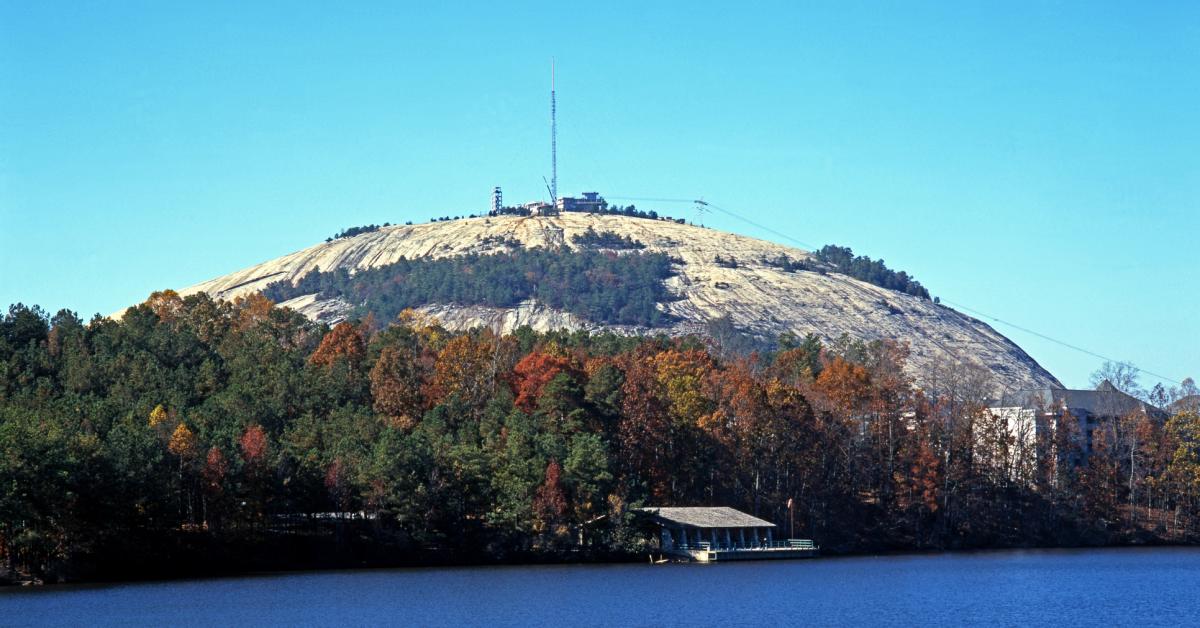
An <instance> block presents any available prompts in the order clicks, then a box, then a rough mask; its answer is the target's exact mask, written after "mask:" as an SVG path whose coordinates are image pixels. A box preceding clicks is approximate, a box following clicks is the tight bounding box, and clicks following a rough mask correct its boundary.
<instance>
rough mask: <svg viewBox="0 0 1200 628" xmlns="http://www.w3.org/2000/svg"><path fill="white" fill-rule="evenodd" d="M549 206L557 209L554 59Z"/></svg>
mask: <svg viewBox="0 0 1200 628" xmlns="http://www.w3.org/2000/svg"><path fill="white" fill-rule="evenodd" d="M550 205H551V206H552V207H555V208H557V207H558V113H557V112H556V111H555V102H554V57H551V58H550Z"/></svg>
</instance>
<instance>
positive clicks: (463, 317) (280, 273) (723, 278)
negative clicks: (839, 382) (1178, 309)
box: [180, 213, 1061, 390]
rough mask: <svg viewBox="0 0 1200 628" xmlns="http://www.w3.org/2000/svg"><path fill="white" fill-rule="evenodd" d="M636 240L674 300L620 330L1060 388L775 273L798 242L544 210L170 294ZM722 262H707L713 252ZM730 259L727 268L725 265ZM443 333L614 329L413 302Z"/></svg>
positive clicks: (419, 229) (976, 346) (942, 324)
mask: <svg viewBox="0 0 1200 628" xmlns="http://www.w3.org/2000/svg"><path fill="white" fill-rule="evenodd" d="M589 228H591V229H594V230H595V231H597V232H606V231H607V232H613V233H617V234H620V235H622V236H626V237H629V238H632V239H634V240H637V241H638V242H641V243H642V244H644V245H645V247H646V248H645V250H646V251H658V252H665V253H668V254H669V255H670V256H672V257H673V258H677V259H678V260H680V261H681V263H679V264H677V265H676V267H675V269H676V270H677V274H676V275H675V276H673V277H671V278H670V279H668V280H667V281H666V285H667V287H668V288H669V289H670V290H671V292H672V293H674V294H675V295H677V296H678V297H679V298H678V299H677V300H674V301H671V302H669V303H665V304H661V306H660V307H661V308H662V309H664V310H665V311H666V312H667V313H669V314H670V315H671V316H672V317H673V319H674V322H672V323H671V324H670V325H669V326H668V327H665V328H661V329H654V330H649V329H644V328H631V327H623V328H619V329H616V330H617V331H620V332H622V333H644V332H653V333H668V334H675V335H679V334H686V333H696V332H702V331H703V330H704V329H705V328H706V325H707V323H708V322H710V321H712V320H714V319H717V318H720V317H722V316H726V315H728V316H729V317H730V319H731V321H732V322H733V324H734V325H736V326H737V327H738V328H740V329H742V330H745V331H747V332H749V333H751V334H754V335H757V336H761V337H773V336H776V335H778V334H780V333H782V332H785V331H791V332H794V333H796V334H798V335H801V336H803V335H804V334H807V333H815V334H817V335H818V336H820V337H822V338H824V339H826V340H832V339H835V338H837V337H839V336H841V335H842V334H848V335H849V336H850V337H851V338H855V339H863V340H874V339H879V338H892V339H897V340H901V341H905V342H907V343H908V344H909V346H910V350H911V354H910V368H911V369H912V370H913V374H914V375H916V376H917V378H918V379H919V380H920V379H922V375H923V374H925V373H929V372H931V369H932V367H933V366H935V365H937V364H945V363H947V362H949V363H967V364H977V365H982V366H984V367H986V368H987V369H988V370H989V371H991V373H992V374H993V376H994V379H995V381H996V383H997V385H998V386H999V387H1001V388H1005V389H1009V390H1014V389H1015V390H1023V389H1032V388H1041V387H1061V384H1060V383H1059V381H1058V380H1057V379H1055V377H1054V376H1053V375H1051V374H1050V373H1049V372H1047V371H1046V370H1045V369H1044V368H1042V367H1041V366H1040V365H1039V364H1038V363H1037V362H1036V361H1035V360H1034V359H1033V358H1031V357H1030V356H1029V355H1028V354H1026V353H1025V352H1024V351H1023V350H1021V348H1020V347H1018V346H1017V345H1016V344H1014V343H1013V342H1012V341H1011V340H1009V339H1008V338H1006V337H1004V336H1003V335H1001V334H999V333H997V332H996V331H995V330H994V329H992V328H991V327H990V326H988V325H986V324H984V323H983V322H981V321H978V320H976V319H974V318H972V317H970V316H967V315H965V314H962V313H960V312H958V311H955V310H953V309H951V308H948V307H945V306H941V305H937V304H934V303H933V302H931V301H928V300H926V299H922V298H918V297H914V296H909V295H906V294H901V293H899V292H895V291H891V290H887V289H884V288H880V287H877V286H874V285H871V284H868V283H865V282H862V281H858V280H856V279H852V278H850V277H847V276H845V275H841V274H837V273H832V272H830V273H817V272H808V271H800V272H796V271H787V270H785V269H782V268H779V267H778V265H775V264H772V263H771V262H772V261H773V260H778V259H780V258H781V257H787V258H790V259H791V260H794V261H799V260H804V259H808V258H810V254H809V253H808V252H806V251H802V250H799V249H795V248H791V247H787V246H783V245H780V244H775V243H772V242H766V241H763V240H758V239H754V238H749V237H745V236H740V235H736V234H731V233H725V232H721V231H715V230H712V229H706V228H703V227H696V226H690V225H682V224H677V223H674V222H670V221H665V220H649V219H644V218H631V217H625V216H613V215H592V214H581V213H568V214H563V215H561V216H549V217H518V216H500V217H490V218H467V219H461V220H453V221H443V222H434V223H427V224H420V225H404V226H392V227H384V228H381V229H379V230H377V231H373V232H370V233H364V234H361V235H357V236H354V237H350V238H341V239H336V240H332V241H330V242H324V243H321V244H318V245H316V246H312V247H309V248H307V249H304V250H302V251H298V252H296V253H292V254H291V255H285V256H283V257H280V258H278V259H274V260H271V261H268V262H263V263H262V264H258V265H256V266H252V267H250V268H247V269H245V270H241V271H238V272H234V273H230V274H228V275H225V276H223V277H218V278H216V279H212V280H210V281H206V282H204V283H201V284H198V285H195V286H192V287H191V288H187V289H186V290H182V291H180V294H183V295H187V294H192V293H197V292H207V293H208V294H209V295H211V296H213V297H216V298H223V299H232V298H234V297H237V296H242V295H246V294H250V293H253V292H257V291H261V290H262V289H264V288H266V287H267V286H268V285H269V284H270V283H272V282H275V281H280V280H287V281H291V282H295V281H296V280H298V279H299V278H300V277H302V276H303V275H305V274H306V273H308V272H309V271H311V270H313V269H320V270H322V271H329V270H334V269H339V268H346V269H349V270H351V271H353V270H355V269H363V268H369V267H374V266H380V265H385V264H389V263H392V262H395V261H397V260H399V259H400V258H401V257H405V258H407V259H415V258H422V257H432V258H438V257H447V256H456V255H465V254H470V253H479V254H488V253H496V252H502V251H506V250H510V247H513V246H523V247H528V248H532V247H558V246H565V247H571V248H579V245H577V244H576V243H574V242H572V236H575V235H578V234H582V233H584V232H585V231H586V230H587V229H589ZM718 256H719V257H720V258H722V259H723V260H725V261H726V263H723V264H718V263H717V262H716V259H717V257H718ZM728 260H733V261H735V262H736V266H734V265H733V264H729V263H727V261H728ZM282 305H285V306H287V307H291V308H293V309H296V310H297V311H299V312H302V313H303V314H305V315H306V316H309V317H310V318H313V319H316V320H323V321H327V322H333V321H336V320H339V319H340V318H341V317H344V316H345V314H346V312H347V311H349V309H350V304H347V303H343V302H341V301H339V300H336V299H334V300H329V299H322V298H320V296H319V295H305V296H302V297H298V298H294V299H291V300H289V301H287V302H285V303H283V304H282ZM421 309H422V310H423V311H425V312H426V313H429V314H432V315H434V316H436V317H437V318H438V319H440V320H441V321H442V323H443V324H444V325H445V326H446V327H448V328H452V329H466V328H471V327H477V326H490V327H493V328H500V329H501V330H504V331H508V330H511V329H514V328H516V327H519V326H521V325H529V326H531V327H533V328H534V329H538V330H543V331H544V330H549V329H561V328H568V329H589V330H596V329H601V328H607V329H614V328H613V327H612V326H605V325H599V324H595V323H593V322H590V321H587V320H584V319H581V318H580V317H579V316H576V315H573V314H571V313H569V312H563V311H560V310H554V309H551V308H547V307H544V306H542V305H540V304H538V303H535V302H530V301H527V302H524V303H522V304H520V305H519V306H518V307H514V308H488V307H481V306H459V305H455V304H451V303H430V304H427V305H426V306H424V307H423V308H421Z"/></svg>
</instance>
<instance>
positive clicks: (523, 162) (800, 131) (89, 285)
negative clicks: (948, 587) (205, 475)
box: [0, 0, 1200, 386]
mask: <svg viewBox="0 0 1200 628" xmlns="http://www.w3.org/2000/svg"><path fill="white" fill-rule="evenodd" d="M244 4H254V5H255V6H254V7H253V8H248V7H246V6H243V5H244ZM293 4H294V3H282V2H281V3H278V4H271V3H241V2H231V3H228V4H222V3H209V2H189V3H169V2H146V3H125V2H112V3H84V2H77V3H76V2H71V3H38V2H16V1H9V0H4V1H3V2H0V305H6V304H8V303H12V302H16V301H21V302H25V303H37V304H41V305H42V306H43V307H45V308H47V309H49V310H56V309H58V308H63V307H66V308H71V309H74V310H76V311H79V312H80V313H81V314H83V315H84V316H85V317H86V316H90V315H91V314H93V313H96V312H101V313H109V312H112V311H116V310H118V309H121V308H123V307H124V306H127V305H129V304H132V303H135V302H138V301H140V300H142V299H144V298H145V297H146V295H147V294H149V293H150V292H151V291H152V290H155V289H160V288H166V287H183V286H187V285H190V284H192V283H195V282H198V281H201V280H204V279H208V278H211V277H214V276H216V275H220V274H223V273H226V272H229V271H233V270H236V269H239V268H242V267H245V266H247V265H250V264H253V263H256V262H260V261H263V260H266V259H270V258H272V257H275V256H278V255H281V254H284V253H288V252H291V251H294V250H297V249H300V248H303V247H305V246H308V245H311V244H313V243H315V242H318V241H320V240H322V239H324V238H325V237H327V236H329V235H331V234H333V233H334V232H336V231H338V230H339V229H341V228H343V227H348V226H352V225H359V224H366V223H372V222H374V223H382V222H385V221H388V222H393V223H395V222H403V221H406V220H413V221H423V220H426V219H428V218H429V217H430V216H441V215H445V214H465V213H469V212H472V211H481V210H484V209H485V208H486V206H487V203H488V197H489V193H490V190H491V188H492V186H493V185H502V186H503V187H504V190H505V194H506V197H507V198H508V199H510V200H515V201H523V200H527V199H533V198H539V197H541V196H544V193H543V191H542V182H541V177H542V176H543V175H547V174H548V173H549V163H548V162H549V157H548V147H547V144H548V129H547V117H548V111H547V109H548V103H547V100H548V97H547V83H548V78H549V77H548V76H547V75H548V66H549V59H550V58H551V57H552V56H554V57H556V58H557V60H558V69H559V73H558V91H559V112H560V116H559V174H560V176H559V180H560V183H559V189H560V191H561V192H564V193H573V192H577V191H581V190H584V189H596V190H599V191H601V192H602V193H606V194H608V195H610V196H670V197H688V198H690V197H695V196H703V197H704V198H706V199H708V200H711V201H714V202H716V203H718V204H720V205H722V206H724V207H727V208H730V209H733V210H736V211H738V212H742V213H745V214H747V215H750V216H752V217H754V218H755V219H756V220H758V221H760V222H763V223H764V224H768V225H770V226H772V227H773V228H775V229H778V230H779V231H781V232H784V233H787V234H790V235H792V236H794V237H795V238H798V239H800V240H802V241H805V242H811V243H814V244H818V245H819V244H824V243H837V244H843V245H848V246H851V247H853V248H854V249H855V251H857V252H860V253H865V254H868V255H871V256H873V257H882V258H884V259H885V260H886V261H887V263H888V264H889V265H891V266H893V267H896V268H900V269H904V270H907V271H909V272H910V273H912V274H914V275H915V276H916V277H917V278H918V279H920V280H921V281H922V282H923V283H924V284H925V285H926V286H927V287H928V288H929V289H930V290H931V291H932V292H933V294H935V295H939V296H941V297H943V298H944V299H949V300H953V301H955V302H957V303H963V304H966V305H969V306H971V307H974V308H977V309H979V310H982V311H985V312H988V313H992V314H994V315H996V316H1000V317H1002V318H1005V319H1007V320H1011V321H1013V322H1017V323H1020V324H1023V325H1026V326H1028V327H1030V328H1033V329H1036V330H1038V331H1041V332H1042V333H1045V334H1049V335H1051V336H1054V337H1057V338H1061V339H1064V340H1066V341H1069V342H1071V343H1075V344H1078V345H1081V346H1084V347H1087V348H1089V349H1091V350H1093V351H1097V352H1099V353H1102V354H1104V355H1108V356H1112V357H1114V358H1118V359H1124V360H1131V361H1133V362H1134V363H1136V364H1137V365H1139V366H1141V367H1143V368H1147V369H1149V370H1152V371H1155V372H1158V373H1161V374H1163V375H1166V376H1169V377H1171V378H1174V379H1182V378H1183V377H1185V376H1189V375H1193V376H1194V375H1197V374H1200V358H1198V356H1200V331H1198V329H1197V321H1198V316H1197V314H1198V313H1200V291H1198V290H1197V284H1198V283H1200V281H1198V277H1200V272H1198V267H1200V264H1198V262H1200V252H1198V251H1197V235H1198V234H1200V219H1198V218H1197V210H1198V209H1200V207H1198V205H1200V202H1198V199H1200V4H1197V3H1195V2H1177V3H1175V2H1154V3H1135V2H1124V3H1100V2H1080V3H1059V2H1026V3H1012V2H994V3H986V2H967V3H950V2H932V3H928V4H922V3H917V2H912V3H909V2H906V3H886V2H878V3H864V4H852V3H843V2H831V3H828V4H813V5H807V4H804V3H796V2H784V3H779V4H775V5H771V4H753V5H752V6H749V7H745V8H743V7H739V6H736V5H735V4H731V3H727V2H724V3H712V4H698V3H690V2H689V3H679V4H676V5H668V4H665V3H662V4H656V5H655V6H652V7H651V6H646V5H647V4H649V3H640V2H638V3H611V2H608V3H589V4H590V6H588V7H586V8H580V7H579V6H577V5H576V4H575V3H566V2H559V3H555V4H543V5H519V6H518V5H514V6H505V7H497V6H494V4H499V3H479V4H463V5H454V6H448V7H438V8H431V6H430V5H435V4H438V3H423V4H422V5H421V6H420V7H419V8H418V7H417V5H413V6H412V7H401V6H397V5H399V4H402V3H379V4H370V3H349V4H351V5H353V8H349V9H334V8H333V5H330V4H325V6H326V7H327V8H326V9H323V10H322V9H315V8H299V9H298V8H296V7H295V6H292V5H293ZM299 4H306V3H299ZM311 4H314V5H315V4H324V3H311ZM643 206H644V207H648V206H647V205H645V204H643ZM659 209H665V210H668V211H670V212H672V213H679V212H683V211H685V210H683V209H680V208H678V207H666V206H664V207H660V208H659ZM688 213H690V210H689V212H688ZM689 217H690V216H689ZM706 223H707V224H708V225H709V226H713V227H717V228H721V229H727V230H731V231H737V232H740V233H745V234H748V235H757V236H763V237H768V238H769V239H778V238H777V237H775V236H771V235H770V234H767V233H763V232H758V231H757V230H755V229H754V228H752V227H749V226H747V225H744V224H741V223H738V222H737V221H735V220H732V219H729V218H727V217H725V216H722V215H715V216H712V217H709V218H707V219H706ZM997 327H998V329H1000V330H1001V331H1002V332H1004V333H1005V334H1007V335H1009V336H1010V337H1011V338H1013V339H1014V340H1016V341H1017V342H1018V343H1019V344H1021V345H1022V346H1023V347H1025V348H1026V349H1027V350H1028V351H1029V352H1030V353H1031V354H1032V355H1033V356H1034V357H1035V358H1036V359H1038V360H1039V361H1040V362H1041V363H1042V364H1044V365H1045V366H1046V367H1047V368H1049V369H1050V370H1051V371H1052V372H1054V373H1055V374H1056V375H1058V376H1059V377H1060V379H1062V380H1063V381H1064V383H1066V384H1067V385H1069V386H1081V385H1084V384H1086V382H1087V377H1088V374H1089V373H1090V372H1091V371H1092V370H1094V369H1095V368H1096V367H1097V366H1099V360H1097V359H1095V358H1092V357H1088V356H1086V355H1081V354H1078V353H1075V352H1072V351H1070V350H1068V349H1065V348H1062V347H1059V346H1056V345H1054V344H1052V343H1049V342H1046V341H1044V340H1041V339H1039V338H1037V337H1033V336H1030V335H1028V334H1025V333H1023V332H1020V331H1016V330H1012V329H1010V328H1006V327H1003V326H999V325H998V326H997ZM1147 380H1152V378H1147ZM1145 383H1152V382H1151V381H1146V382H1145Z"/></svg>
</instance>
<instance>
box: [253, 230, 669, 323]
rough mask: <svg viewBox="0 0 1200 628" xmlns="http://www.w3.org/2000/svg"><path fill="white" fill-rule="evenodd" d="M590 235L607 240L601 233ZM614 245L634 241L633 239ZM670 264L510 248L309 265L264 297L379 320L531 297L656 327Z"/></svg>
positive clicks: (647, 257)
mask: <svg viewBox="0 0 1200 628" xmlns="http://www.w3.org/2000/svg"><path fill="white" fill-rule="evenodd" d="M593 233H594V232H593ZM596 238H597V240H598V241H603V242H607V243H610V244H611V243H613V241H612V239H611V238H605V237H603V236H601V235H600V234H596ZM589 243H591V241H589ZM615 243H616V244H620V245H622V246H624V247H628V246H636V243H633V241H632V240H630V241H629V242H628V243H627V242H625V241H624V240H619V241H616V242H615ZM630 243H632V244H630ZM671 263H672V260H671V259H670V258H669V257H667V256H666V255H664V254H662V253H643V252H633V253H629V254H622V255H617V254H615V253H612V252H606V251H597V250H592V249H586V250H581V251H572V250H570V249H567V248H565V247H563V248H557V249H540V248H535V249H524V248H516V249H513V250H511V251H509V252H506V253H496V254H492V255H467V256H463V257H453V258H441V259H432V258H420V259H412V260H408V259H401V260H400V261H398V262H396V263H394V264H388V265H385V266H377V267H374V268H369V269H364V270H359V271H357V272H355V273H354V274H350V273H349V272H348V271H347V270H345V269H338V270H335V271H331V272H322V271H318V270H313V271H311V272H310V273H308V274H307V275H305V276H304V277H302V278H301V279H300V281H298V282H296V283H295V284H294V285H293V284H292V283H290V282H289V281H279V282H275V283H273V284H271V285H270V286H268V287H267V289H266V290H264V291H263V294H264V295H266V296H267V298H269V299H271V300H272V301H275V302H276V303H282V302H283V301H286V300H288V299H291V298H295V297H298V296H301V295H306V294H313V293H320V294H321V296H322V297H324V298H334V297H337V298H340V299H342V300H343V301H346V302H347V303H350V304H352V305H354V306H355V307H356V308H357V309H356V311H357V312H358V314H359V315H362V316H365V315H366V313H368V312H370V313H373V314H374V315H375V316H376V317H377V318H379V319H381V320H392V319H394V318H395V317H396V316H397V315H398V314H399V313H400V312H401V311H403V310H405V309H408V308H413V307H418V306H421V305H426V304H429V303H446V304H456V305H485V306H489V307H514V306H516V305H518V304H520V303H521V302H522V301H525V300H527V299H536V300H537V301H538V302H539V303H541V304H542V305H545V306H547V307H552V308H557V309H561V310H565V311H567V312H571V313H572V314H576V315H578V316H580V317H582V318H584V319H586V320H589V321H594V322H597V323H606V324H613V325H639V326H643V327H655V326H659V325H663V324H665V323H667V322H669V321H670V317H669V316H668V315H667V314H666V313H664V312H662V311H660V310H659V308H658V304H659V303H665V302H668V301H670V300H672V299H673V298H674V297H673V295H672V294H671V293H670V292H669V291H668V290H667V288H666V286H665V285H664V284H663V280H665V279H666V278H667V277H670V276H671V275H672V274H673V271H672V270H671Z"/></svg>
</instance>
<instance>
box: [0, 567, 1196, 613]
mask: <svg viewBox="0 0 1200 628" xmlns="http://www.w3.org/2000/svg"><path fill="white" fill-rule="evenodd" d="M1198 576H1200V549H1183V548H1164V549H1109V550H1064V551H1006V552H983V553H968V554H941V555H918V556H887V557H859V558H822V559H816V560H799V561H774V562H756V563H729V564H717V565H649V564H645V565H641V564H632V565H578V566H530V567H475V568H447V569H442V568H437V569H396V570H373V571H341V572H319V573H298V574H272V575H264V576H254V577H240V578H223V579H211V580H192V581H178V582H156V583H136V584H118V585H95V586H77V585H68V586H52V587H43V588H8V589H0V625H6V626H7V625H18V626H20V625H44V624H54V625H73V626H79V625H88V626H91V625H221V626H226V625H244V624H256V625H263V624H273V625H378V624H396V625H412V626H462V625H487V626H557V625H620V626H630V625H644V626H671V625H689V626H696V625H714V624H722V625H743V626H759V625H797V624H803V625H831V626H833V625H847V624H854V625H897V626H918V625H935V624H941V625H960V624H974V625H988V626H1029V625H1034V626H1040V625H1053V626H1078V625H1097V626H1112V625H1139V626H1154V625H1164V626H1185V625H1198V624H1200V577H1198Z"/></svg>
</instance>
